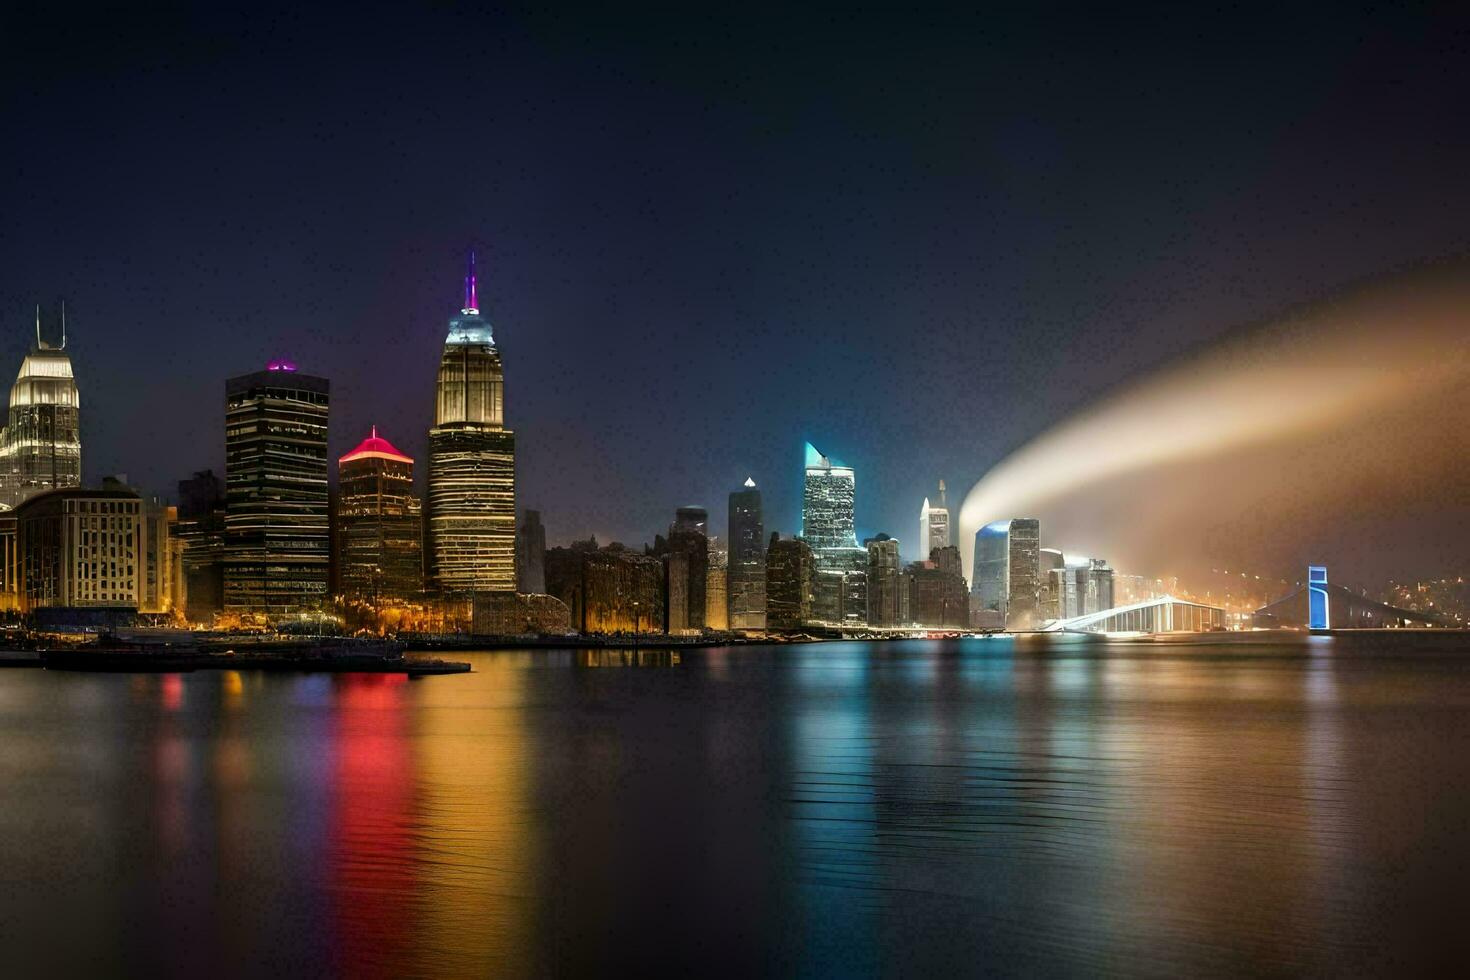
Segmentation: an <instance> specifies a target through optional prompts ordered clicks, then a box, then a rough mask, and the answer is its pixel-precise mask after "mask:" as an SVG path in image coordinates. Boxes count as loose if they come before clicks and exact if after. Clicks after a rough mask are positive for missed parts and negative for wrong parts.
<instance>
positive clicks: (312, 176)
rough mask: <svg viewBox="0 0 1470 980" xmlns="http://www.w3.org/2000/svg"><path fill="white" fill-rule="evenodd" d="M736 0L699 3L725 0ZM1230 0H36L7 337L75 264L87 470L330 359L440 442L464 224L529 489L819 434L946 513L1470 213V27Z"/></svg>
mask: <svg viewBox="0 0 1470 980" xmlns="http://www.w3.org/2000/svg"><path fill="white" fill-rule="evenodd" d="M695 6H697V5H695ZM1452 9H1453V8H1450V7H1446V8H1445V11H1444V12H1441V13H1439V14H1436V13H1433V12H1422V13H1421V12H1415V11H1412V10H1404V9H1395V10H1392V11H1389V12H1386V13H1377V14H1356V13H1353V12H1351V11H1347V10H1345V9H1343V8H1341V7H1338V6H1327V7H1324V8H1323V9H1322V10H1321V11H1317V12H1310V11H1300V10H1293V9H1289V8H1288V7H1286V6H1284V5H1278V6H1275V7H1270V8H1264V9H1263V10H1262V11H1261V12H1258V13H1252V12H1250V11H1247V10H1245V9H1243V8H1240V7H1231V8H1229V9H1228V10H1227V11H1225V12H1213V13H1212V12H1205V13H1200V12H1197V11H1195V10H1193V9H1192V8H1191V7H1190V6H1189V5H1178V4H1170V5H1161V6H1159V7H1157V8H1152V9H1139V10H1136V11H1133V12H1123V11H1119V10H1116V9H1113V8H1108V9H1106V10H1102V9H1099V10H1094V11H1093V12H1091V13H1088V12H1086V11H1085V10H1076V9H1070V8H1061V7H1037V8H1035V9H1032V10H1027V11H1022V12H1018V11H1016V10H1005V9H999V10H991V11H978V12H973V13H969V14H964V15H958V14H957V15H954V16H950V15H942V14H928V15H923V16H912V15H906V14H901V13H899V12H896V11H895V12H855V11H851V10H846V9H842V8H836V9H834V10H833V11H831V12H817V13H812V12H808V13H800V12H794V11H792V10H786V9H781V8H774V9H772V10H770V11H767V12H765V13H757V12H752V11H748V10H744V9H743V10H742V11H741V12H740V13H739V14H731V15H729V16H728V17H722V16H716V15H709V14H706V13H702V12H698V11H696V10H694V9H692V7H686V8H674V9H664V10H660V11H657V12H648V13H636V12H628V11H621V10H619V11H612V10H611V8H609V11H608V12H604V13H601V14H573V13H558V14H533V13H529V12H524V13H520V14H504V15H486V14H480V13H475V12H471V11H469V10H462V9H459V8H457V7H455V6H453V5H450V4H436V5H433V6H430V7H424V8H401V9H397V10H394V11H391V12H385V11H382V10H376V9H370V8H369V7H367V6H354V7H352V8H346V9H344V10H342V11H339V12H331V11H316V12H305V11H291V12H276V13H271V12H267V11H265V10H264V9H263V8H252V10H250V11H247V12H227V11H223V10H220V9H215V8H208V9H206V8H204V7H201V8H199V9H193V8H190V7H187V6H185V5H174V6H152V5H150V9H148V10H121V9H114V10H111V11H108V12H102V11H98V12H90V13H89V12H87V11H85V10H81V9H76V8H72V9H69V10H68V11H66V12H63V13H57V12H47V11H46V10H45V9H44V8H38V9H35V10H29V11H27V10H23V9H16V8H15V7H13V6H7V8H6V9H5V11H4V12H3V13H0V84H3V87H0V134H3V144H4V146H5V147H6V153H5V154H4V158H3V161H0V167H3V175H4V176H3V180H0V355H3V360H0V370H3V372H4V373H5V375H6V376H7V378H8V377H9V376H10V374H11V373H12V372H13V371H14V370H15V368H16V367H18V365H19V359H20V357H21V355H22V353H23V351H24V348H25V346H26V344H27V342H28V339H29V332H30V329H31V328H30V324H31V307H32V304H33V303H34V302H35V301H37V300H38V299H39V300H41V301H50V300H52V299H54V298H56V297H59V296H63V295H64V296H65V297H66V299H67V304H68V310H69V319H70V324H71V333H72V336H71V339H72V346H73V350H74V356H75V363H76V368H77V371H78V374H79V377H80V384H81V389H82V397H83V440H84V445H83V450H84V460H85V467H86V471H87V474H88V476H89V478H96V477H99V476H100V475H102V474H104V473H110V472H126V473H127V474H129V476H130V477H131V478H132V479H133V481H134V482H135V483H137V484H139V485H141V486H143V487H145V488H148V489H151V490H154V491H160V492H168V493H171V491H172V487H173V483H174V481H176V480H177V479H178V478H179V477H181V476H185V475H187V474H188V473H189V472H190V471H192V470H194V469H198V468H203V467H206V466H214V467H216V468H219V467H220V466H221V465H222V461H223V450H222V440H223V434H222V420H221V416H222V407H221V403H222V400H223V383H224V378H225V377H226V376H228V375H231V374H236V373H242V372H245V371H249V370H254V369H257V368H259V367H261V366H263V365H264V364H265V362H266V360H267V359H268V358H269V357H271V356H276V355H281V354H284V355H289V356H291V357H293V358H294V359H295V360H296V361H297V362H298V363H299V364H300V365H301V367H302V369H303V370H308V371H312V372H314V373H319V374H323V375H326V376H327V377H329V378H330V379H331V381H332V385H333V406H332V413H333V423H332V425H333V433H332V440H333V451H334V454H336V453H340V452H343V451H345V450H346V449H347V448H349V447H350V446H351V445H352V444H354V443H355V442H356V441H357V440H359V439H360V438H362V436H363V435H365V434H366V431H367V428H368V426H369V425H370V424H372V423H376V424H377V425H378V426H379V428H380V429H381V431H382V432H383V434H385V435H387V436H388V437H389V438H391V439H392V440H393V441H394V442H396V443H397V444H398V445H399V446H400V447H401V448H403V449H404V450H406V451H408V452H409V453H410V454H412V455H414V456H415V457H417V458H420V459H422V455H423V451H424V445H425V442H426V436H425V432H426V430H427V427H428V425H429V422H430V416H431V411H432V385H433V377H434V372H435V368H436V365H437V359H438V353H439V348H440V344H441V343H442V341H443V335H444V329H445V320H446V318H447V317H448V316H449V315H450V314H451V313H452V312H453V311H454V309H455V308H456V307H457V305H458V290H459V277H460V275H461V274H462V273H461V263H462V253H463V251H464V249H465V247H466V246H467V245H468V244H469V243H471V242H474V243H477V244H479V245H480V246H481V248H482V287H481V299H482V305H483V306H485V307H486V308H487V310H488V313H489V315H490V317H491V319H492V321H493V322H494V324H495V326H496V333H497V338H498V340H499V342H500V344H501V347H502V349H503V351H504V355H505V361H506V372H507V391H508V415H509V419H510V422H511V424H512V426H513V427H514V428H515V429H516V430H517V433H518V437H519V439H520V449H519V480H520V503H521V505H522V506H533V507H540V508H542V509H543V511H544V518H545V521H546V524H547V527H548V530H549V533H550V536H551V538H552V540H554V541H562V540H567V539H570V538H572V537H574V536H577V537H580V536H585V535H586V534H587V533H588V532H589V531H592V532H596V533H597V534H598V536H599V537H600V538H603V539H606V538H609V537H615V538H620V539H622V540H625V541H627V542H629V543H641V542H643V541H645V540H650V539H651V538H652V535H653V534H654V532H655V531H658V530H661V529H663V528H664V527H665V526H666V525H667V523H668V522H669V520H670V518H671V517H672V514H673V509H674V507H675V506H677V505H680V504H684V503H691V502H695V503H702V504H705V505H706V506H708V507H709V508H710V510H711V512H712V515H714V521H713V523H714V524H715V525H716V528H717V529H718V530H719V531H720V532H721V533H723V525H724V507H725V495H726V494H727V493H728V492H729V491H730V490H731V489H734V488H735V487H737V486H738V485H739V483H740V482H741V481H742V480H743V479H744V478H745V477H746V476H747V475H753V476H754V477H755V479H756V481H757V482H758V483H759V484H760V485H761V486H762V487H763V488H764V489H765V490H766V509H767V523H768V527H770V528H778V529H780V530H782V531H784V532H791V531H793V530H795V529H796V527H797V523H798V516H799V515H798V511H799V487H800V479H801V469H800V467H801V459H802V456H801V447H802V441H803V440H804V439H808V438H809V439H811V440H812V441H813V442H815V443H816V444H817V445H818V446H819V447H820V448H821V449H822V450H823V451H824V452H827V453H829V454H831V455H834V456H837V457H840V458H841V459H843V460H844V461H846V462H848V463H849V464H851V465H853V466H855V467H856V468H857V472H858V520H859V525H860V529H861V531H862V532H863V533H869V532H876V531H879V530H886V531H888V532H890V533H892V534H895V535H896V536H898V537H900V538H902V539H905V540H907V539H909V538H912V536H913V526H914V525H915V522H916V520H917V511H918V507H919V503H920V500H921V498H922V497H923V496H924V495H925V494H926V493H928V492H931V490H932V484H933V482H934V481H936V480H938V479H939V478H941V477H942V478H944V479H946V480H947V481H949V484H950V486H951V488H952V491H953V494H954V497H955V498H956V499H955V502H956V503H958V498H959V497H961V496H962V495H963V493H964V491H965V490H966V489H968V487H969V486H970V485H971V484H972V483H973V482H974V481H975V480H976V479H978V478H979V477H980V476H981V475H982V474H983V473H984V472H985V470H986V469H987V467H989V466H990V465H991V464H993V463H994V462H996V461H997V460H998V459H999V458H1001V457H1002V456H1003V455H1004V454H1005V453H1006V452H1007V451H1008V450H1010V449H1012V448H1014V447H1015V446H1016V445H1018V444H1019V443H1020V442H1022V441H1023V440H1025V439H1026V438H1027V437H1029V436H1031V435H1033V434H1035V433H1036V432H1037V431H1039V430H1041V429H1043V428H1045V427H1046V426H1047V425H1049V424H1050V423H1052V422H1054V421H1056V420H1057V419H1058V418H1060V417H1062V416H1063V415H1064V414H1065V413H1066V412H1068V411H1069V410H1070V409H1072V408H1074V407H1076V406H1078V405H1079V404H1082V403H1084V402H1086V401H1087V400H1089V399H1090V398H1092V397H1094V396H1096V395H1097V394H1099V393H1100V392H1103V391H1105V390H1107V389H1108V388H1109V387H1110V386H1113V385H1116V384H1118V383H1120V382H1123V381H1125V380H1126V379H1128V378H1130V377H1132V376H1134V375H1136V374H1137V373H1139V372H1140V371H1143V370H1145V369H1147V368H1149V367H1151V366H1153V365H1156V364H1158V363H1159V362H1160V361H1162V360H1165V359H1167V358H1168V357H1170V356H1172V355H1174V354H1177V353H1178V352H1180V351H1183V350H1186V349H1188V348H1190V347H1193V346H1195V345H1198V344H1200V343H1203V342H1207V341H1208V340H1209V339H1211V338H1213V337H1216V336H1218V335H1220V334H1221V333H1222V332H1223V331H1225V330H1227V329H1229V328H1230V327H1232V326H1235V325H1237V324H1240V323H1242V322H1246V321H1250V320H1255V319H1258V318H1261V317H1265V316H1270V315H1272V314H1274V313H1276V312H1278V311H1280V310H1282V309H1283V308H1284V307H1287V306H1290V305H1292V304H1295V303H1298V302H1302V301H1307V300H1312V299H1316V298H1320V297H1322V296H1324V295H1327V294H1330V293H1331V292H1333V291H1334V290H1336V289H1338V288H1339V287H1341V286H1342V285H1344V284H1346V283H1349V282H1351V281H1354V280H1357V279H1360V278H1362V277H1371V276H1375V275H1378V274H1381V273H1383V272H1386V271H1388V270H1390V269H1393V268H1395V267H1398V266H1402V265H1404V264H1406V263H1411V262H1414V261H1417V260H1421V259H1424V258H1426V257H1435V256H1443V255H1448V254H1459V253H1462V252H1464V251H1465V249H1466V246H1467V242H1470V182H1467V180H1466V176H1465V175H1466V174H1467V173H1470V129H1467V127H1466V126H1465V125H1464V122H1465V115H1464V113H1465V106H1466V105H1467V104H1470V99H1467V96H1470V85H1467V83H1470V69H1467V67H1466V65H1467V57H1466V56H1467V46H1470V45H1467V42H1470V32H1467V20H1466V19H1465V17H1464V15H1463V14H1452V13H1451V12H1450V11H1451V10H1452Z"/></svg>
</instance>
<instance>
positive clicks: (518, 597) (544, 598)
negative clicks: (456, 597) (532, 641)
mask: <svg viewBox="0 0 1470 980" xmlns="http://www.w3.org/2000/svg"><path fill="white" fill-rule="evenodd" d="M474 619H475V631H476V632H477V633H489V634H492V635H496V636H520V635H528V634H536V635H541V636H548V635H552V636H561V635H564V634H566V633H570V632H571V629H572V620H571V613H570V611H569V610H568V609H567V604H566V603H564V602H562V601H561V600H560V599H558V598H557V597H556V596H551V595H544V594H536V595H529V594H525V593H515V592H487V593H485V594H484V595H477V596H475V616H474Z"/></svg>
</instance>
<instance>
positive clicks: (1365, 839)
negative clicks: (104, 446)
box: [0, 634, 1470, 976]
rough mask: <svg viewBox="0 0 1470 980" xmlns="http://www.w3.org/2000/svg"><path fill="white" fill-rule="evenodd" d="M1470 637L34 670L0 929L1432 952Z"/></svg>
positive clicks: (1457, 797)
mask: <svg viewBox="0 0 1470 980" xmlns="http://www.w3.org/2000/svg"><path fill="white" fill-rule="evenodd" d="M1465 644H1466V640H1465V638H1464V636H1463V635H1461V636H1458V637H1453V638H1450V637H1427V636H1424V635H1414V634H1404V635H1402V636H1388V637H1383V638H1378V639H1375V640H1373V641H1372V642H1371V643H1363V642H1350V641H1344V640H1341V639H1334V638H1325V637H1324V638H1312V639H1302V640H1299V641H1296V642H1282V641H1279V640H1273V641H1269V642H1264V643H1259V644H1212V643H1208V642H1187V643H1173V644H1167V645H1164V644H1125V643H1117V642H1098V641H1088V640H1085V639H1080V638H1075V639H1074V638H1065V639H1058V640H1050V641H1048V640H1044V639H1040V638H1028V639H1024V640H1010V639H1003V638H994V639H969V640H955V641H904V642H893V643H823V644H811V645H796V646H789V647H738V648H729V649H720V648H715V649H694V650H679V651H676V652H670V651H658V650H642V651H638V652H636V653H635V652H633V651H616V650H590V651H581V652H579V651H570V650H567V651H547V650H536V651H497V652H487V653H476V654H467V655H464V656H463V658H462V659H467V660H470V661H471V662H472V663H473V665H474V669H475V673H472V674H469V675H461V676H454V677H435V678H426V679H423V680H417V681H409V680H406V679H404V678H402V677H401V676H392V675H307V676H296V675H277V674H261V673H244V672H242V673H236V672H205V673H196V674H188V675H177V674H164V675H122V674H108V675H97V674H73V673H56V672H46V671H37V670H16V671H7V672H4V673H0V744H3V745H4V747H5V748H4V751H3V752H0V788H3V792H4V798H5V804H4V806H3V808H0V867H3V868H4V869H5V873H6V874H5V877H6V882H7V888H6V889H5V891H4V894H3V897H0V940H3V942H0V946H3V948H4V949H5V951H6V955H7V962H8V963H9V964H10V969H11V970H15V969H16V967H19V972H18V973H12V975H21V976H31V975H40V974H46V975H63V974H73V973H78V972H84V973H86V974H91V975H122V974H130V975H153V976H199V975H218V976H235V975H242V976H265V975H287V974H289V975H300V974H312V975H320V974H323V973H339V974H343V975H352V976H375V975H376V976H415V975H454V974H471V975H488V974H492V973H494V974H509V975H524V974H544V973H599V974H607V973H612V972H616V971H620V970H631V969H642V970H651V969H663V970H667V969H680V970H687V971H689V972H699V973H705V974H709V973H744V974H754V973H761V972H777V973H783V974H805V975H822V974H827V975H844V976H861V975H873V974H906V975H933V974H935V973H940V972H947V973H959V974H966V975H973V974H982V973H984V974H996V973H1001V974H1035V973H1046V974H1049V975H1058V974H1071V975H1083V974H1086V975H1095V974H1097V973H1100V972H1101V973H1119V974H1132V975H1136V974H1141V973H1142V974H1173V975H1180V974H1200V973H1206V974H1216V975H1224V974H1238V973H1244V972H1269V973H1278V974H1280V973H1303V972H1337V973H1343V972H1352V973H1357V974H1362V973H1389V972H1402V971H1405V970H1413V969H1416V968H1417V969H1426V968H1431V967H1434V966H1444V965H1447V964H1448V963H1449V962H1450V961H1451V959H1452V957H1455V956H1457V955H1459V954H1460V953H1462V952H1463V949H1462V945H1463V939H1462V938H1461V933H1460V932H1459V931H1458V930H1459V926H1458V918H1459V916H1458V909H1459V908H1460V907H1461V904H1462V903H1461V902H1460V901H1459V893H1460V889H1461V888H1462V885H1463V881H1464V879H1465V873H1466V871H1467V868H1470V835H1467V833H1466V830H1467V824H1470V803H1467V800H1470V762H1467V760H1470V659H1467V658H1466V657H1465V654H1467V653H1470V649H1467V648H1466V646H1465ZM456 658H457V659H459V658H460V655H459V654H458V653H457V654H456Z"/></svg>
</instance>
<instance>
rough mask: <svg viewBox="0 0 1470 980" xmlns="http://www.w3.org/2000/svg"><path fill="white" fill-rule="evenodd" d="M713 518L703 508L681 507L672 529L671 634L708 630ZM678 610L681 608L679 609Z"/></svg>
mask: <svg viewBox="0 0 1470 980" xmlns="http://www.w3.org/2000/svg"><path fill="white" fill-rule="evenodd" d="M708 528H709V515H708V514H707V513H706V512H705V509H704V508H703V507H680V508H679V509H678V510H676V511H675V512H674V523H673V524H671V525H670V526H669V554H668V562H667V567H668V585H667V587H666V595H667V597H668V605H669V610H668V615H667V619H666V622H667V623H668V628H669V630H670V632H673V631H675V630H679V629H690V630H700V629H703V628H704V612H705V596H706V593H707V591H708V589H709V534H708ZM676 607H677V608H676Z"/></svg>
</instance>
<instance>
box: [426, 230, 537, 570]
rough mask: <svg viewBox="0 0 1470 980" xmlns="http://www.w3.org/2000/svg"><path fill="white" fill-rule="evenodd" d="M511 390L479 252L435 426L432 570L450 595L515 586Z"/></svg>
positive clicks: (448, 356) (451, 343)
mask: <svg viewBox="0 0 1470 980" xmlns="http://www.w3.org/2000/svg"><path fill="white" fill-rule="evenodd" d="M504 389H505V382H504V375H503V373H502V370H501V366H500V351H499V349H498V348H497V347H496V346H495V337H494V334H493V332H492V330H491V326H490V321H489V320H486V319H485V318H484V317H482V316H481V315H480V304H479V299H478V295H477V287H476V282H475V253H474V252H471V253H470V264H469V273H468V275H466V276H465V280H464V307H463V308H462V309H461V310H460V312H459V316H456V317H451V318H450V320H449V335H448V336H447V337H446V338H445V340H444V354H443V356H442V357H441V358H440V361H439V379H438V384H437V398H436V399H435V404H434V427H433V428H432V429H430V430H429V499H428V532H429V544H428V549H429V551H428V553H429V576H430V578H431V579H432V580H433V582H434V584H435V585H436V586H437V587H438V588H439V589H440V590H441V591H442V592H444V593H448V594H454V593H461V594H462V593H466V592H474V591H482V592H513V591H515V587H516V568H515V564H516V543H515V539H516V490H515V434H514V433H513V432H511V431H510V430H509V429H507V428H506V427H505V390H504Z"/></svg>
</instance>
